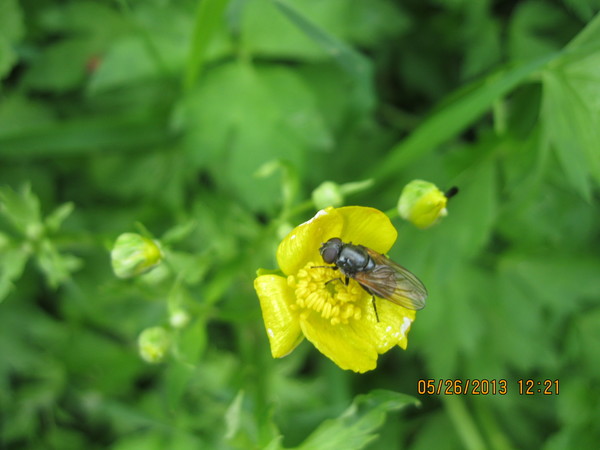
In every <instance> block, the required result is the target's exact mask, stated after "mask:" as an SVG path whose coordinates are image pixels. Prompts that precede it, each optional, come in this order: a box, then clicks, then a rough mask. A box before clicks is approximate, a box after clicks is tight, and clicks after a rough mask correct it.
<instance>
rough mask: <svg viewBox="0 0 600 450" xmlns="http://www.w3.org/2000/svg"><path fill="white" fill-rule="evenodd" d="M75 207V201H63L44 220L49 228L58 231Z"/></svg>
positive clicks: (53, 231) (51, 230)
mask: <svg viewBox="0 0 600 450" xmlns="http://www.w3.org/2000/svg"><path fill="white" fill-rule="evenodd" d="M73 209H75V205H74V204H73V202H68V203H63V204H62V205H60V206H59V207H58V208H56V209H55V210H54V211H53V212H52V213H50V214H49V215H48V216H47V217H46V219H45V220H44V222H45V223H46V228H47V230H48V231H50V232H52V233H55V232H57V231H58V229H59V228H60V226H61V225H62V223H63V222H64V221H65V219H66V218H67V217H69V216H70V215H71V213H72V212H73Z"/></svg>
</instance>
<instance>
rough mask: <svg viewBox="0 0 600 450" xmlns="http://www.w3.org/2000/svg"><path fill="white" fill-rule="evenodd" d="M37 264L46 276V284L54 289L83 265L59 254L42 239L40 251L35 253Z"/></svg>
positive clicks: (78, 259) (81, 262)
mask: <svg viewBox="0 0 600 450" xmlns="http://www.w3.org/2000/svg"><path fill="white" fill-rule="evenodd" d="M36 259H37V263H38V265H39V266H40V269H41V270H42V272H43V273H44V274H45V275H46V279H47V280H48V284H49V285H50V286H51V287H53V288H56V287H57V286H59V285H60V284H62V283H64V282H65V281H67V280H68V279H70V277H71V273H72V272H74V271H76V270H77V269H79V268H80V267H81V266H82V265H83V261H82V260H81V259H80V258H77V257H76V256H73V255H69V254H61V253H59V252H58V250H57V249H56V248H55V246H54V244H53V243H52V242H51V241H50V240H48V239H44V240H43V241H42V242H41V244H40V249H39V250H38V251H37V252H36Z"/></svg>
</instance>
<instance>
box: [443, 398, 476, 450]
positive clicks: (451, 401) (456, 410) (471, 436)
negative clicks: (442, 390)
mask: <svg viewBox="0 0 600 450" xmlns="http://www.w3.org/2000/svg"><path fill="white" fill-rule="evenodd" d="M444 404H445V406H446V411H448V415H449V416H450V420H452V422H453V423H454V426H455V427H456V431H457V433H458V435H459V436H460V438H461V439H462V441H463V444H464V445H465V448H467V449H469V450H479V449H485V448H486V445H485V443H484V441H483V438H482V437H481V434H480V433H479V430H478V429H477V425H476V424H475V421H474V420H473V418H472V417H471V414H470V413H469V410H468V408H467V406H466V405H465V402H464V400H463V399H462V398H460V397H458V396H456V395H448V396H445V397H444Z"/></svg>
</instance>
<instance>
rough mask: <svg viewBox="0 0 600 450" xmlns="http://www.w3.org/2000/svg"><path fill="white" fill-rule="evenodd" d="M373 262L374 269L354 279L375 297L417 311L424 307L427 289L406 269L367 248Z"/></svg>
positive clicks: (358, 274)
mask: <svg viewBox="0 0 600 450" xmlns="http://www.w3.org/2000/svg"><path fill="white" fill-rule="evenodd" d="M367 251H368V252H369V256H370V257H371V258H372V259H373V261H374V262H375V264H376V265H375V268H374V269H373V270H369V271H363V272H358V273H356V274H355V276H354V278H355V279H356V281H358V282H359V283H360V284H361V285H363V286H364V287H365V288H366V289H367V290H369V291H370V292H371V293H372V294H374V295H376V296H377V297H381V298H384V299H386V300H389V301H391V302H392V303H396V304H397V305H400V306H403V307H404V308H408V309H414V310H419V309H422V308H423V307H424V306H425V299H426V298H427V289H425V286H423V283H421V281H420V280H419V279H418V278H417V277H416V276H414V275H413V274H412V273H410V272H409V271H408V270H407V269H405V268H404V267H402V266H401V265H399V264H396V263H395V262H394V261H392V260H391V259H389V258H387V257H385V256H383V255H382V254H380V253H377V252H375V251H374V250H371V249H369V248H367Z"/></svg>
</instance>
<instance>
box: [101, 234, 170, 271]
mask: <svg viewBox="0 0 600 450" xmlns="http://www.w3.org/2000/svg"><path fill="white" fill-rule="evenodd" d="M110 257H111V262H112V268H113V271H114V272H115V275H116V276H118V277H119V278H131V277H134V276H136V275H140V274H142V273H144V272H147V271H149V270H150V269H152V268H153V267H155V266H156V265H157V264H159V263H160V261H161V260H162V252H161V250H160V246H159V244H158V242H156V241H153V240H152V239H149V238H147V237H144V236H141V235H139V234H136V233H123V234H122V235H120V236H119V237H118V238H117V240H116V242H115V245H114V247H113V249H112V252H111V254H110Z"/></svg>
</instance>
